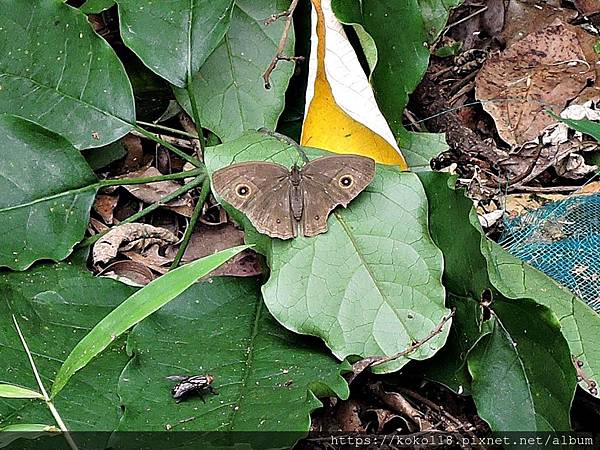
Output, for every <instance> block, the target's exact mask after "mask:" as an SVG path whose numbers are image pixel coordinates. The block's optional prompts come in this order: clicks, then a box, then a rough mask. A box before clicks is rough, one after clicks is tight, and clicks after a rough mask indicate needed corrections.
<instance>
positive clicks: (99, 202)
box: [94, 193, 119, 225]
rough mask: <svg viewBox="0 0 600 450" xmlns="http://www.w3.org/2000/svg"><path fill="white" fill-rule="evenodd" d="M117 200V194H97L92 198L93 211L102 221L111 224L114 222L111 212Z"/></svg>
mask: <svg viewBox="0 0 600 450" xmlns="http://www.w3.org/2000/svg"><path fill="white" fill-rule="evenodd" d="M118 202H119V194H118V193H115V194H111V195H106V194H98V195H97V196H96V199H95V200H94V211H96V212H97V213H98V214H99V215H100V217H102V220H104V223H106V224H108V225H112V224H113V222H114V220H113V219H114V217H113V213H114V210H115V207H116V206H117V203H118Z"/></svg>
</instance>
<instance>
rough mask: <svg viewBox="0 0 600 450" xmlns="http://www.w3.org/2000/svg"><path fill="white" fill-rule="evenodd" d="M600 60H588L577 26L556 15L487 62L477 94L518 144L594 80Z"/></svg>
mask: <svg viewBox="0 0 600 450" xmlns="http://www.w3.org/2000/svg"><path fill="white" fill-rule="evenodd" d="M593 64H595V61H590V62H588V61H586V56H585V53H584V51H583V49H582V46H581V44H580V41H579V39H578V35H577V33H576V32H575V29H574V27H573V26H571V25H568V24H565V23H563V22H562V21H560V20H558V19H557V20H555V21H554V22H553V23H552V24H551V25H550V26H549V27H547V28H545V29H543V30H540V31H537V32H535V33H532V34H530V35H528V36H526V37H525V38H523V39H522V40H520V41H518V42H516V43H515V44H513V45H512V46H511V47H509V48H508V49H507V50H505V51H504V52H502V53H500V54H497V55H495V56H492V57H491V58H490V59H488V60H487V61H486V63H485V64H484V66H483V68H482V69H481V70H480V72H479V73H478V75H477V81H476V94H477V98H478V99H479V100H481V101H482V105H483V108H484V109H485V110H486V111H487V112H488V113H489V114H490V115H491V116H492V117H493V118H494V121H495V122H496V126H497V130H498V134H499V135H500V137H501V138H502V139H503V140H504V141H506V142H507V143H509V144H510V145H512V146H517V145H522V144H524V143H526V142H528V141H531V140H532V139H535V138H537V137H538V136H539V135H540V133H541V131H542V130H543V129H544V128H545V127H547V126H548V125H550V124H552V123H553V122H554V119H553V118H551V117H550V116H548V114H546V112H545V110H547V109H551V110H553V111H554V112H556V113H560V111H561V110H562V109H563V108H564V107H565V106H566V105H567V103H568V102H569V101H570V100H572V99H573V98H575V97H577V95H578V94H579V93H580V92H581V91H582V90H583V89H584V87H585V86H586V84H587V83H588V81H594V80H595V78H596V73H595V70H594V67H593Z"/></svg>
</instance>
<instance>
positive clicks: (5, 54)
mask: <svg viewBox="0 0 600 450" xmlns="http://www.w3.org/2000/svg"><path fill="white" fill-rule="evenodd" d="M0 112H9V113H12V114H18V115H20V116H23V117H26V118H28V119H31V120H33V121H34V122H36V123H39V124H40V125H43V126H45V127H46V128H48V129H50V130H52V131H54V132H56V133H59V134H61V135H63V136H65V137H66V138H67V139H68V140H69V141H70V142H71V143H72V144H73V145H74V146H75V147H77V148H79V149H82V148H89V147H100V146H102V145H106V144H108V143H110V142H112V141H114V140H116V139H118V138H120V137H121V136H123V135H125V134H126V133H127V132H128V131H129V130H130V129H131V127H132V126H131V123H133V122H134V120H135V112H134V106H133V94H132V91H131V85H130V84H129V80H128V79H127V76H126V75H125V70H124V69H123V65H122V64H121V62H120V61H119V59H118V58H117V56H116V55H115V53H114V52H113V50H112V49H111V48H110V47H109V45H108V44H107V43H106V41H104V39H102V38H100V36H98V35H97V34H96V33H94V31H93V30H92V28H91V27H90V25H89V23H88V21H87V17H86V16H85V15H84V14H83V13H81V12H80V11H78V10H77V9H74V8H71V7H70V6H68V5H66V4H65V3H64V2H61V1H58V0H37V1H26V0H10V1H4V2H3V5H2V10H1V11H0Z"/></svg>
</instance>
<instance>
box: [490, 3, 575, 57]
mask: <svg viewBox="0 0 600 450" xmlns="http://www.w3.org/2000/svg"><path fill="white" fill-rule="evenodd" d="M576 17H577V11H575V10H573V9H569V8H561V4H560V0H545V1H543V2H528V1H514V0H512V1H509V2H508V7H507V10H506V20H505V24H506V25H505V27H504V30H503V31H502V34H501V37H502V39H504V42H506V46H507V47H508V46H510V45H512V44H514V43H515V42H516V41H518V40H521V39H523V38H524V37H525V36H527V35H528V34H530V33H533V32H534V31H538V30H541V29H543V28H546V27H547V26H548V25H550V24H551V23H552V22H554V21H555V20H556V19H560V20H562V21H563V22H566V23H568V22H570V21H571V20H572V19H574V18H576Z"/></svg>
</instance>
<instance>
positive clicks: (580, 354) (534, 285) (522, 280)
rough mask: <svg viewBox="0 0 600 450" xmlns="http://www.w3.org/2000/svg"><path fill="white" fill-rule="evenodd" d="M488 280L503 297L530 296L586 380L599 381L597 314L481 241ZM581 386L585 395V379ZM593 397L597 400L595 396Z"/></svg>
mask: <svg viewBox="0 0 600 450" xmlns="http://www.w3.org/2000/svg"><path fill="white" fill-rule="evenodd" d="M482 251H483V253H484V255H485V257H486V259H487V267H488V273H489V276H490V280H491V281H492V283H493V284H494V286H496V287H497V288H498V289H499V290H500V291H501V292H502V293H503V294H504V295H505V296H506V297H508V298H512V299H518V298H522V297H530V298H532V299H533V300H535V301H536V302H538V303H539V304H541V305H544V306H546V307H548V308H550V309H551V310H552V311H553V312H554V313H555V314H556V315H557V316H558V318H559V319H560V323H561V327H562V333H563V335H564V336H565V339H566V340H567V342H568V343H569V347H570V349H571V354H572V355H573V356H574V357H575V358H577V359H578V360H579V361H580V362H581V364H582V366H581V370H582V371H583V372H584V373H585V374H586V377H587V378H589V379H592V380H596V382H597V380H600V347H599V346H598V342H600V315H599V314H598V313H596V312H595V311H594V310H592V309H591V308H590V307H589V306H587V304H586V303H585V302H584V301H583V300H581V299H580V298H579V297H577V296H575V295H573V294H572V293H571V292H569V291H568V290H567V289H566V288H564V287H562V286H560V285H559V284H558V283H557V282H556V281H554V280H553V279H552V278H550V277H548V276H547V275H545V274H544V273H542V272H540V271H539V270H537V269H535V268H533V267H531V266H530V265H528V264H525V263H524V262H523V261H521V260H520V259H518V258H516V257H514V256H513V255H511V254H510V253H508V252H506V251H505V250H504V249H503V248H502V247H500V246H499V245H498V244H496V243H495V242H491V241H482ZM580 385H581V387H582V388H583V389H584V390H586V391H588V392H589V387H590V386H588V385H587V384H586V382H585V380H582V381H581V383H580ZM596 397H600V396H599V395H598V394H596Z"/></svg>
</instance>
